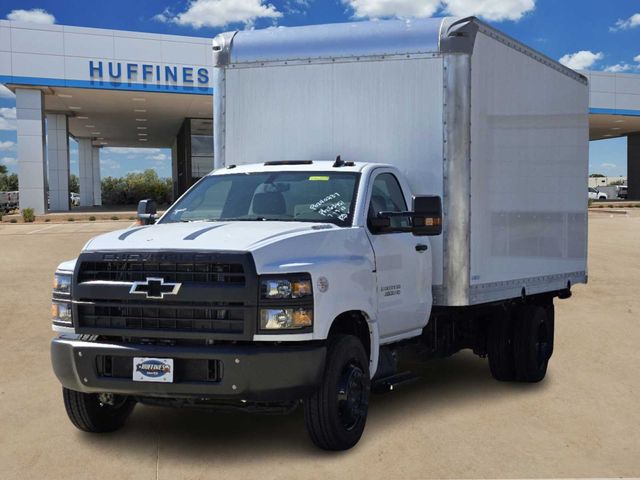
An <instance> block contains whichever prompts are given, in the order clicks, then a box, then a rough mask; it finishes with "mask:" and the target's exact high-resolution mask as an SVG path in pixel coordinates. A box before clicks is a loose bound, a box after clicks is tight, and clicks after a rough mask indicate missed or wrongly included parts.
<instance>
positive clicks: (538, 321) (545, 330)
mask: <svg viewBox="0 0 640 480" xmlns="http://www.w3.org/2000/svg"><path fill="white" fill-rule="evenodd" d="M515 327H516V328H515V331H514V339H513V340H514V341H513V345H514V359H515V369H516V379H517V380H518V381H520V382H539V381H540V380H542V379H543V378H544V377H545V375H546V373H547V366H548V364H549V359H550V358H551V354H552V353H553V336H554V317H553V304H552V305H551V306H550V307H549V306H540V305H523V306H522V307H520V308H519V309H518V310H517V315H516V318H515Z"/></svg>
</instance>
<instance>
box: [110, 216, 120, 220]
mask: <svg viewBox="0 0 640 480" xmlns="http://www.w3.org/2000/svg"><path fill="white" fill-rule="evenodd" d="M111 220H120V217H116V216H115V215H113V216H112V217H111Z"/></svg>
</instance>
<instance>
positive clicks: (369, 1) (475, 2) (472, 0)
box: [342, 0, 536, 22]
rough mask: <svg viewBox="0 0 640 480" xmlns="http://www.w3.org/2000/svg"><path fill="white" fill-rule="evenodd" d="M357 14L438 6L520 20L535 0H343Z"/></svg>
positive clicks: (426, 12)
mask: <svg viewBox="0 0 640 480" xmlns="http://www.w3.org/2000/svg"><path fill="white" fill-rule="evenodd" d="M342 3H343V4H345V5H347V6H348V7H350V8H352V9H353V11H354V17H357V18H384V17H401V18H406V17H431V16H432V15H434V14H435V13H436V12H438V10H440V9H443V11H444V13H446V14H448V15H455V16H463V17H464V16H469V15H476V16H478V17H483V18H485V19H487V20H492V21H497V22H500V21H503V20H520V19H521V18H522V16H523V15H525V14H526V13H529V12H531V11H533V9H535V7H536V0H342Z"/></svg>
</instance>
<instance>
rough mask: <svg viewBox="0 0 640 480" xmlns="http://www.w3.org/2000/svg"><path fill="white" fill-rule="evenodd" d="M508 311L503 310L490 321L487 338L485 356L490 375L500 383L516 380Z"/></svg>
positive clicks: (510, 322)
mask: <svg viewBox="0 0 640 480" xmlns="http://www.w3.org/2000/svg"><path fill="white" fill-rule="evenodd" d="M512 323H513V322H512V319H511V315H510V310H509V309H507V308H505V309H502V310H500V313H499V314H498V315H496V316H494V317H493V318H492V319H491V323H490V324H489V333H488V337H487V356H488V357H489V369H490V370H491V375H492V376H493V378H495V379H496V380H499V381H501V382H512V381H514V380H515V378H516V369H515V363H514V358H513V331H512V330H513V328H512Z"/></svg>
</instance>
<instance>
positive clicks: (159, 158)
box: [147, 153, 169, 162]
mask: <svg viewBox="0 0 640 480" xmlns="http://www.w3.org/2000/svg"><path fill="white" fill-rule="evenodd" d="M147 158H148V159H149V160H155V161H156V162H164V161H166V160H169V155H167V154H166V153H158V154H157V155H152V156H150V157H147Z"/></svg>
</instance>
